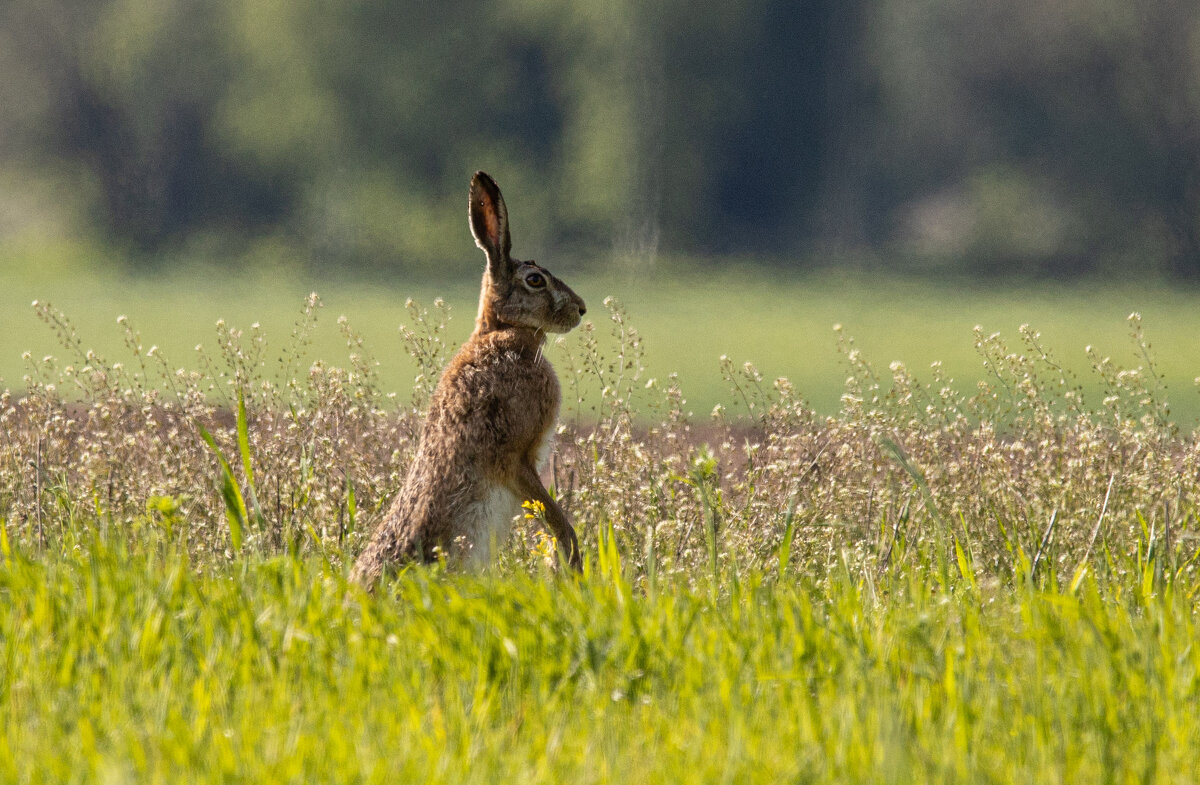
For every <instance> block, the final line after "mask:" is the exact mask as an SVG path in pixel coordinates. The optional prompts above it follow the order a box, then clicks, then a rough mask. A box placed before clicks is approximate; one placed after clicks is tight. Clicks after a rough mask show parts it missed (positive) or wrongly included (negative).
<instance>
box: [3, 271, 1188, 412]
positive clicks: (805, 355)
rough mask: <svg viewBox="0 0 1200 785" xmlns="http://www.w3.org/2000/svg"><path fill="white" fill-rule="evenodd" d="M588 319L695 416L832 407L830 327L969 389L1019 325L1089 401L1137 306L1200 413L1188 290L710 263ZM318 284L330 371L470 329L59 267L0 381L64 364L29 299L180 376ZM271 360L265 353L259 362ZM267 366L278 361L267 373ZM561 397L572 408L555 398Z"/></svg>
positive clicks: (391, 310)
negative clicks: (623, 340) (781, 400)
mask: <svg viewBox="0 0 1200 785" xmlns="http://www.w3.org/2000/svg"><path fill="white" fill-rule="evenodd" d="M568 280H569V281H570V282H571V283H572V284H573V285H574V286H575V288H576V289H578V291H579V292H580V293H581V294H582V295H583V296H584V297H585V299H586V300H587V301H588V303H589V305H590V306H591V308H592V310H593V313H600V312H601V311H602V307H601V306H602V301H603V300H604V298H606V297H609V296H613V297H615V298H617V300H618V301H619V302H620V303H622V304H623V306H624V307H625V309H626V310H627V311H628V314H629V320H630V322H631V323H632V324H633V325H634V326H635V327H636V328H637V329H638V330H639V331H640V333H641V335H642V336H643V338H644V346H643V348H644V351H645V365H646V368H647V374H648V375H649V376H653V377H656V378H659V379H664V378H665V377H666V376H667V375H668V374H670V373H678V374H679V377H680V385H681V387H682V389H683V393H684V395H685V397H686V399H687V400H688V402H689V408H691V409H692V410H693V411H694V412H695V413H696V414H698V415H707V414H708V412H710V411H711V410H712V408H713V406H715V405H716V404H718V403H726V404H728V403H730V401H729V400H728V399H729V395H730V392H731V388H730V385H729V384H728V383H727V382H725V381H724V380H723V379H722V375H721V372H720V357H721V356H722V355H726V356H728V357H729V358H730V360H732V361H733V362H734V363H735V365H737V366H739V367H740V366H741V365H742V364H743V363H744V362H752V363H753V364H754V365H755V366H756V367H757V368H758V370H759V371H760V372H761V373H762V374H763V375H764V376H765V377H766V379H768V380H771V379H774V378H775V377H777V376H786V377H788V378H789V379H790V380H791V381H792V383H793V384H794V385H795V386H796V388H797V390H798V391H799V393H800V394H801V395H802V396H803V397H804V398H805V399H806V400H808V401H809V402H810V403H811V404H812V405H813V407H814V408H815V409H816V410H817V411H819V412H822V413H829V414H831V413H833V412H835V411H836V410H837V409H838V408H839V399H840V396H841V395H842V393H843V392H844V388H843V382H844V381H845V379H846V377H847V375H848V373H849V371H848V368H847V366H846V363H845V361H844V357H843V355H842V354H840V353H839V352H838V351H837V341H838V337H837V335H835V333H834V330H833V327H834V325H835V324H839V325H841V326H842V334H843V335H844V336H846V337H849V338H853V339H854V341H855V344H856V346H857V347H858V348H859V350H860V351H861V352H862V355H863V357H864V358H865V359H866V360H867V361H868V362H870V363H871V364H873V365H874V366H875V368H876V371H877V372H878V373H879V374H881V375H883V376H885V377H886V376H887V375H888V365H889V364H890V363H891V362H893V361H900V362H903V363H905V365H906V366H907V368H908V370H909V371H910V372H911V373H913V374H914V375H916V376H917V377H918V378H921V379H924V380H928V379H929V378H930V374H929V366H930V363H932V362H934V361H939V362H941V363H942V366H943V370H944V372H945V374H946V375H947V376H948V377H950V378H952V379H954V380H955V384H956V386H957V387H959V388H960V389H962V390H964V391H966V392H968V393H971V392H973V391H974V389H975V385H976V384H977V383H978V381H979V380H982V379H987V378H989V377H988V374H987V373H986V371H985V370H984V367H983V362H982V358H981V356H980V354H979V353H978V351H977V350H976V348H975V338H974V336H973V334H972V331H973V329H974V327H975V326H976V325H978V326H980V327H982V329H983V331H984V333H985V334H991V333H993V332H999V333H1001V334H1002V335H1003V336H1005V337H1006V338H1007V339H1008V340H1009V341H1011V342H1012V343H1014V344H1017V343H1019V336H1018V328H1019V326H1020V325H1022V324H1029V325H1030V326H1031V327H1033V328H1034V329H1036V330H1038V331H1039V332H1041V334H1042V336H1043V338H1042V343H1043V344H1044V345H1045V346H1046V347H1047V348H1048V349H1049V350H1050V351H1052V352H1053V353H1054V354H1055V356H1056V358H1057V361H1058V362H1059V363H1060V364H1062V365H1063V366H1064V367H1065V368H1067V369H1068V370H1070V371H1072V372H1073V373H1074V374H1076V375H1077V377H1078V381H1079V383H1080V384H1081V385H1082V386H1083V388H1084V389H1085V391H1087V392H1088V393H1089V394H1090V396H1091V398H1092V399H1093V400H1092V402H1094V403H1099V401H1100V399H1102V398H1103V396H1104V394H1105V391H1104V385H1103V382H1102V381H1101V380H1100V379H1099V377H1097V376H1096V375H1095V374H1094V373H1093V372H1092V367H1091V360H1090V359H1089V357H1088V356H1087V354H1086V353H1085V348H1086V347H1088V346H1093V347H1094V348H1095V351H1096V353H1097V354H1098V355H1099V356H1100V357H1112V358H1113V359H1114V361H1116V362H1117V363H1119V364H1120V365H1122V366H1125V367H1132V366H1134V365H1136V364H1138V363H1139V362H1140V361H1141V358H1140V357H1138V356H1137V353H1136V347H1135V346H1134V345H1133V344H1132V343H1131V341H1130V340H1129V329H1128V325H1127V324H1126V317H1127V316H1128V315H1129V314H1130V313H1132V312H1134V311H1137V312H1139V313H1141V314H1142V316H1143V319H1144V323H1145V329H1146V333H1147V336H1148V338H1149V341H1150V343H1151V346H1152V350H1153V356H1154V359H1155V363H1156V369H1157V371H1158V372H1159V374H1160V375H1161V376H1162V380H1163V383H1164V384H1165V386H1166V389H1167V393H1168V397H1169V404H1170V406H1171V408H1172V410H1173V411H1174V413H1175V416H1176V418H1177V419H1179V420H1180V421H1181V422H1183V423H1188V424H1194V423H1196V422H1197V421H1198V420H1200V390H1198V389H1197V386H1196V383H1195V380H1196V378H1197V376H1198V375H1200V344H1198V343H1197V341H1196V340H1195V336H1197V335H1200V294H1197V293H1196V292H1191V291H1186V290H1184V291H1175V290H1172V289H1168V288H1166V287H1163V286H1161V285H1159V286H1154V285H1141V284H1128V285H1118V284H1110V285H1106V286H1097V285H1091V286H1082V287H1080V286H1074V287H1072V286H1067V285H1063V284H1055V283H1052V282H1051V283H1043V284H1028V285H1025V286H1017V287H1015V288H1014V287H1007V288H987V287H972V286H968V285H956V284H954V283H953V282H936V281H913V280H906V279H890V278H887V277H882V278H881V277H880V276H877V275H865V274H864V275H849V276H835V275H810V276H807V277H800V278H790V279H781V280H771V279H769V278H764V277H763V276H762V274H761V273H760V272H754V273H749V272H747V273H745V274H739V273H737V272H736V271H723V272H721V273H714V274H709V275H700V274H695V273H693V274H691V275H670V274H665V273H664V274H660V275H655V274H653V273H651V274H649V275H647V276H645V277H644V278H643V277H642V276H639V275H634V274H633V273H627V274H614V275H611V276H609V277H594V276H593V277H590V278H588V277H583V276H581V275H578V274H572V275H570V276H568ZM312 291H316V292H317V293H318V294H319V295H320V296H321V299H322V301H323V303H324V308H323V309H322V313H321V316H320V319H319V321H318V324H317V325H316V328H315V329H314V330H313V332H312V335H311V342H312V343H311V347H310V348H309V349H308V352H307V357H308V358H309V359H312V358H321V359H323V360H325V361H327V362H328V363H330V364H333V365H345V364H346V363H347V348H346V342H345V339H344V337H343V335H342V333H341V332H340V331H339V330H338V327H337V317H338V316H341V315H345V316H346V317H347V319H348V320H349V323H350V325H351V326H352V327H353V328H354V329H355V330H356V332H358V333H359V334H361V336H362V337H363V338H364V340H365V342H366V346H367V348H368V349H369V350H370V352H371V353H372V354H373V356H374V359H375V360H377V361H378V362H379V364H380V365H379V369H378V373H379V377H380V384H381V386H382V387H383V388H384V389H385V390H387V391H389V392H396V393H398V395H399V397H401V398H404V397H407V395H408V391H409V390H410V389H411V387H412V380H413V376H414V374H415V373H416V369H415V365H414V363H413V361H412V358H411V357H410V355H409V354H408V352H407V351H406V350H405V347H404V345H403V343H402V341H401V340H400V336H399V334H398V332H397V328H398V327H399V326H400V325H402V324H407V323H408V322H409V315H408V313H407V311H406V309H405V301H406V299H408V298H410V297H411V298H413V299H415V300H417V301H418V302H420V303H421V304H423V305H424V306H426V307H430V306H431V305H432V303H433V301H434V300H435V298H438V297H441V298H444V299H445V301H446V302H447V303H448V304H449V305H450V307H451V313H452V318H451V321H450V323H449V325H448V327H447V331H446V336H447V340H448V341H449V342H450V343H451V344H457V343H458V342H460V341H461V340H463V339H464V338H465V337H466V336H467V334H468V333H470V331H471V327H472V321H473V319H474V315H475V305H476V301H477V299H478V283H477V281H476V280H475V279H474V278H471V279H470V280H467V281H465V282H464V281H454V282H449V283H438V282H430V281H420V282H417V283H411V284H410V283H408V282H405V281H403V280H398V281H393V282H391V283H390V284H389V285H388V286H386V287H385V286H383V285H381V284H378V283H375V284H371V283H364V282H354V281H339V280H336V279H334V280H313V279H309V280H296V279H295V278H293V277H291V276H288V275H276V276H272V275H269V274H263V275H260V276H257V277H252V276H244V277H239V276H232V277H231V276H229V275H228V274H226V273H218V272H213V273H211V274H184V275H173V276H172V275H168V276H165V277H159V278H154V277H149V278H140V279H139V278H121V277H116V276H103V275H97V274H88V273H83V274H71V273H68V272H67V271H59V272H58V275H57V276H54V277H50V278H48V279H47V278H46V277H44V276H43V277H37V278H36V279H34V278H31V277H27V276H18V277H17V278H16V279H15V280H12V281H10V282H9V285H7V286H5V287H0V311H2V312H3V313H4V314H5V335H4V338H3V341H0V381H3V380H7V381H8V383H9V386H19V383H20V381H21V378H22V376H23V375H24V374H25V373H27V372H28V366H27V363H25V362H23V361H22V359H21V353H22V352H23V351H26V350H28V351H30V352H31V353H32V356H33V357H34V358H40V357H42V356H45V355H47V354H54V355H62V353H63V352H62V348H61V346H60V345H59V344H58V342H57V341H56V339H55V336H54V334H53V332H52V331H50V330H48V329H46V327H45V326H44V325H42V324H40V323H39V322H38V320H37V318H36V317H35V315H34V311H33V309H32V308H30V305H29V304H30V302H32V301H33V300H40V301H42V302H46V301H49V302H50V303H51V304H53V305H54V306H56V307H58V308H59V309H60V310H62V311H64V312H65V313H66V314H67V315H68V316H69V317H70V318H71V320H72V322H73V324H74V325H75V326H76V328H77V329H78V331H79V333H80V335H81V337H82V338H83V339H84V341H85V342H86V344H87V346H88V347H89V348H93V349H95V350H96V351H97V352H98V353H99V354H100V355H101V356H102V357H104V358H106V359H108V360H110V361H113V362H116V361H123V362H130V361H131V360H132V356H131V355H130V353H129V352H128V351H127V349H126V347H125V345H124V336H123V332H122V330H121V329H120V328H119V327H118V325H117V324H116V318H117V316H118V315H122V314H124V315H126V316H128V317H129V321H130V324H131V325H132V326H133V327H134V328H136V329H137V330H139V331H140V332H141V334H142V340H143V341H144V343H145V345H146V347H149V346H151V345H156V346H158V347H159V348H160V350H161V353H162V355H163V356H165V357H166V358H167V361H168V362H169V363H170V364H171V365H173V366H176V367H188V368H191V367H195V365H196V352H195V347H196V346H197V345H204V346H205V347H207V348H208V349H209V350H210V351H212V350H213V349H214V348H215V344H216V340H217V338H216V331H215V330H214V328H213V325H214V324H215V323H216V322H217V320H218V319H223V320H225V322H226V323H227V324H228V325H229V326H230V327H232V328H237V329H242V330H247V331H248V330H250V328H251V325H253V324H259V325H261V327H262V330H263V332H264V333H265V334H266V336H267V337H268V338H269V339H270V342H271V344H272V345H273V347H275V348H276V349H277V350H279V349H281V348H282V346H283V345H284V344H285V343H286V339H287V337H288V335H289V334H290V332H291V331H292V328H293V323H294V322H295V320H296V318H297V316H298V315H299V313H300V311H301V308H302V307H303V304H304V299H305V297H306V296H307V295H308V294H309V293H310V292H312ZM271 359H274V358H271ZM268 370H269V371H272V372H273V371H274V370H275V369H273V368H270V369H268ZM568 403H569V402H568Z"/></svg>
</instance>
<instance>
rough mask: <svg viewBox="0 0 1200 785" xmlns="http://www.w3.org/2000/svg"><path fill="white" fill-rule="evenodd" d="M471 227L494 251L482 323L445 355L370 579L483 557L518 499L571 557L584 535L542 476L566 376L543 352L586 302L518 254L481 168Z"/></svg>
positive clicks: (375, 545)
mask: <svg viewBox="0 0 1200 785" xmlns="http://www.w3.org/2000/svg"><path fill="white" fill-rule="evenodd" d="M469 212H470V219H471V221H470V222H471V233H472V234H473V235H474V236H475V243H476V244H477V245H478V246H479V247H480V248H482V249H483V252H484V253H485V254H487V268H486V269H485V271H484V273H483V285H482V288H481V290H480V293H479V315H478V316H477V317H476V319H475V331H474V332H473V333H471V337H470V338H468V339H467V342H466V343H465V344H463V346H462V348H460V349H459V350H458V353H457V354H456V355H454V358H453V359H452V360H451V361H450V362H449V364H447V366H446V368H445V370H444V371H443V372H442V377H441V379H440V380H439V381H438V384H437V389H436V390H435V392H434V394H433V400H432V401H431V403H430V406H429V415H428V417H427V418H426V420H425V425H424V427H423V429H422V431H421V442H420V446H419V447H418V448H417V457H416V460H415V462H414V463H413V465H412V468H411V469H410V471H409V473H408V477H407V479H406V480H405V482H404V487H403V489H401V491H400V493H399V495H398V496H397V497H396V499H395V500H394V501H393V502H392V506H391V509H389V510H388V512H387V515H386V516H385V517H384V519H383V521H382V522H381V523H380V525H379V528H378V529H376V530H375V533H374V534H373V535H372V537H371V540H370V542H368V544H367V547H366V549H364V550H363V552H362V554H361V555H360V556H359V557H358V561H357V562H356V563H355V565H354V569H353V571H352V572H351V580H354V581H356V582H358V583H360V584H362V585H365V586H371V585H373V584H374V583H375V582H376V581H377V580H378V579H379V577H380V576H381V575H382V574H383V571H384V569H385V568H387V567H388V566H389V565H395V564H397V563H402V562H407V561H425V562H429V561H432V560H434V559H436V558H437V554H436V550H437V549H442V550H443V551H444V552H446V553H447V554H450V553H454V552H456V551H457V549H458V548H460V547H466V548H467V549H468V551H467V553H466V557H467V561H469V562H471V563H473V564H476V565H482V564H486V563H487V562H488V561H489V560H490V557H491V548H492V546H493V545H499V544H503V543H504V541H505V540H506V539H507V538H508V534H509V531H510V528H511V526H512V520H513V517H514V516H515V515H516V514H517V513H519V512H520V506H521V502H522V501H525V500H533V501H539V502H541V503H542V504H543V505H545V508H546V523H547V524H548V525H549V527H550V531H551V534H553V535H554V537H555V538H556V539H557V540H558V544H559V547H560V548H561V549H562V551H563V554H564V555H565V556H566V558H567V560H568V561H569V563H570V564H571V565H572V566H573V567H575V568H578V567H579V565H580V557H579V542H578V540H577V538H576V537H575V530H574V529H572V528H571V524H570V523H568V522H567V517H566V515H564V514H563V511H562V508H560V507H559V506H558V504H557V503H556V502H555V501H554V499H552V498H551V497H550V494H549V493H547V491H546V488H545V486H543V485H542V481H541V479H540V478H539V476H538V467H539V465H540V464H542V463H543V462H544V461H545V458H546V456H547V454H548V452H549V447H550V437H551V434H552V431H553V429H554V425H555V421H556V419H557V417H558V405H559V398H560V393H559V386H558V379H557V377H556V376H555V375H554V369H553V368H552V367H551V366H550V363H549V362H548V361H547V360H546V358H545V357H544V356H543V354H542V347H543V345H544V344H545V341H546V333H557V332H567V331H568V330H571V329H572V328H574V327H576V326H577V325H578V324H579V321H580V319H581V318H582V316H583V314H584V313H586V308H585V306H584V303H583V300H582V299H581V298H580V297H579V295H577V294H575V292H573V291H571V288H570V287H569V286H567V285H566V284H565V283H563V282H562V281H560V280H558V279H557V278H555V277H554V276H553V275H551V274H550V272H549V271H548V270H546V269H545V268H543V267H539V266H538V265H537V264H536V263H534V262H522V261H519V260H516V259H513V258H512V257H511V256H510V255H509V249H510V247H511V242H510V239H509V234H508V211H507V209H506V208H505V206H504V198H503V197H502V196H501V195H500V189H499V188H498V187H497V186H496V183H495V181H493V180H492V178H491V177H489V176H488V175H486V174H484V173H483V172H476V173H475V177H474V178H472V180H471V192H470V211H469Z"/></svg>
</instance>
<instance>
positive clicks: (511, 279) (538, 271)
mask: <svg viewBox="0 0 1200 785" xmlns="http://www.w3.org/2000/svg"><path fill="white" fill-rule="evenodd" d="M470 205H471V207H470V214H471V234H473V235H475V244H476V245H478V246H479V247H480V248H482V249H483V252H484V253H485V254H487V270H486V271H485V272H484V274H483V289H482V291H481V292H480V294H479V317H478V319H477V324H478V325H479V328H480V329H484V330H495V329H500V328H502V327H530V328H533V329H535V330H541V331H543V332H548V333H565V332H567V331H568V330H571V329H573V328H574V327H576V326H578V325H579V320H580V319H581V318H582V317H583V315H584V314H585V313H587V307H586V306H585V305H584V304H583V298H581V297H580V296H579V295H577V294H575V292H573V291H571V287H569V286H567V285H566V284H565V283H563V282H562V281H560V280H558V279H557V278H555V277H554V276H553V275H551V274H550V271H549V270H547V269H546V268H544V267H539V266H538V264H537V263H536V262H523V261H520V260H519V259H513V258H512V255H511V254H510V253H509V251H510V249H511V247H512V241H511V240H510V238H509V236H508V210H507V208H505V206H504V197H503V196H501V195H500V189H499V188H498V187H497V186H496V181H495V180H493V179H492V178H491V177H489V176H488V175H486V174H484V173H483V172H476V173H475V177H473V178H472V179H471V199H470Z"/></svg>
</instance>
